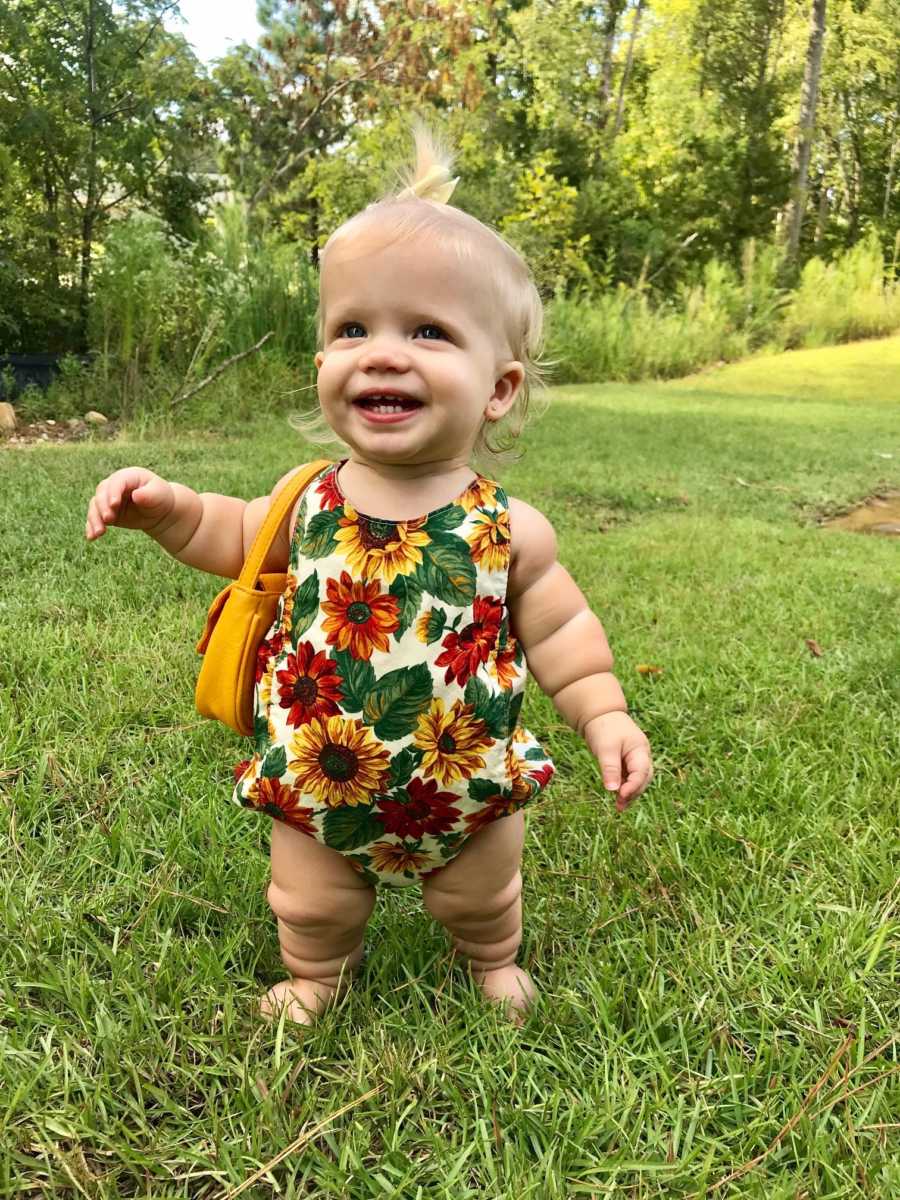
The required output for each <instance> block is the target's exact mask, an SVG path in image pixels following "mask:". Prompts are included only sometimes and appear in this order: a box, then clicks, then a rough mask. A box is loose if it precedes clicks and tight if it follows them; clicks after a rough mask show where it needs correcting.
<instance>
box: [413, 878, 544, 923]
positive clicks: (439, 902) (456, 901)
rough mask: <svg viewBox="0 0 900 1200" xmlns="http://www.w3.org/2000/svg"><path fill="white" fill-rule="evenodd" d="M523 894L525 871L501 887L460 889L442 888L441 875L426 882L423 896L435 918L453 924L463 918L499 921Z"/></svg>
mask: <svg viewBox="0 0 900 1200" xmlns="http://www.w3.org/2000/svg"><path fill="white" fill-rule="evenodd" d="M521 895H522V875H521V873H520V872H519V871H516V873H515V875H513V877H512V878H511V879H510V880H508V881H507V882H506V883H505V884H503V885H502V886H501V887H499V888H496V887H485V889H484V890H481V889H479V890H477V891H474V890H466V891H461V890H459V889H458V888H442V887H441V886H440V875H437V876H435V878H434V880H433V881H430V882H429V883H427V884H426V885H424V886H423V889H422V900H423V902H424V904H425V907H426V908H427V909H428V911H429V912H430V913H431V915H432V916H433V917H434V919H435V920H436V921H439V922H440V923H441V924H442V925H448V926H453V925H455V924H457V923H458V922H460V921H466V922H472V921H477V922H479V923H480V922H482V921H484V922H487V921H496V920H497V919H498V918H499V917H502V916H503V915H504V914H505V913H507V912H509V910H510V909H511V908H514V907H515V905H517V904H518V903H519V900H520V898H521Z"/></svg>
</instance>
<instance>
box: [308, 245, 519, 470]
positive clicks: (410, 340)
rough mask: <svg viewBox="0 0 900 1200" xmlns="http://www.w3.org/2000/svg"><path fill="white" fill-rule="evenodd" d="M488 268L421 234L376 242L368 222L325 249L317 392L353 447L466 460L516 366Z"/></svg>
mask: <svg viewBox="0 0 900 1200" xmlns="http://www.w3.org/2000/svg"><path fill="white" fill-rule="evenodd" d="M486 269H489V267H487V266H486V265H484V264H483V265H481V267H478V266H476V265H474V264H469V263H461V262H460V261H459V260H458V259H457V257H456V256H455V255H454V254H453V253H452V252H451V251H449V250H440V249H437V248H435V247H434V245H433V244H431V243H429V242H427V241H426V239H425V237H424V236H419V237H413V238H410V239H406V240H402V241H395V242H393V243H390V244H385V241H384V239H383V238H376V237H375V236H374V231H373V233H370V234H369V235H366V234H365V233H360V234H358V235H357V236H355V237H353V238H351V239H348V242H347V244H344V243H337V244H336V245H335V246H333V247H332V248H331V249H330V250H329V253H328V255H327V258H326V261H325V263H324V265H323V270H322V280H321V287H322V293H321V304H322V311H323V315H324V320H323V323H324V335H323V338H324V340H323V346H324V349H323V350H322V351H320V352H319V354H317V355H316V366H317V367H318V371H319V381H318V387H319V401H320V403H321V406H322V411H323V413H324V415H325V418H326V420H327V421H328V423H329V424H330V425H331V427H332V429H334V431H335V433H337V434H338V436H339V437H340V438H341V439H342V440H343V441H345V442H346V443H347V444H348V445H349V446H350V447H351V448H352V450H353V451H354V454H355V456H356V457H357V458H358V459H360V460H362V461H366V462H373V463H377V462H382V463H396V464H401V463H403V464H412V463H419V464H424V463H436V464H437V463H445V462H447V461H449V460H453V461H454V462H456V461H465V462H468V460H469V457H470V456H471V453H472V448H473V446H474V444H475V441H476V438H477V436H478V432H479V430H480V428H481V426H482V424H483V423H484V421H486V420H496V419H497V418H498V417H500V416H502V415H503V413H504V412H506V411H507V410H508V408H509V407H510V405H511V404H512V402H513V400H514V399H515V396H516V392H517V391H518V387H519V386H520V384H521V379H522V372H521V366H520V364H518V363H515V362H511V361H510V355H509V349H508V347H507V346H506V344H505V338H504V336H503V334H502V332H501V330H500V322H499V320H498V317H497V314H496V312H495V311H492V309H493V307H494V306H493V303H492V300H491V297H490V291H491V289H489V288H486V287H485V286H484V271H485V270H486Z"/></svg>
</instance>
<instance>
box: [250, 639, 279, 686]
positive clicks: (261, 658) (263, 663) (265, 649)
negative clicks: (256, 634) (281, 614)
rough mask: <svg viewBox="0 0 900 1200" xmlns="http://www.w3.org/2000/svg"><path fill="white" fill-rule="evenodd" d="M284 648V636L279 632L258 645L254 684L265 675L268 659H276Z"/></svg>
mask: <svg viewBox="0 0 900 1200" xmlns="http://www.w3.org/2000/svg"><path fill="white" fill-rule="evenodd" d="M283 646H284V634H283V633H282V632H281V631H280V630H279V632H278V633H276V634H274V635H273V636H272V637H270V638H269V639H268V640H267V641H262V642H260V643H259V649H258V650H257V652H256V682H257V683H259V681H260V680H261V679H262V677H263V675H265V673H266V667H267V665H268V662H269V659H270V658H277V657H278V655H279V654H280V653H281V649H282V647H283Z"/></svg>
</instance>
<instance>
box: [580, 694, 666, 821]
mask: <svg viewBox="0 0 900 1200" xmlns="http://www.w3.org/2000/svg"><path fill="white" fill-rule="evenodd" d="M584 740H585V741H586V742H587V744H588V746H589V748H590V750H591V753H592V754H593V755H594V757H595V758H596V759H597V761H598V762H599V763H600V770H601V771H602V773H603V786H604V787H605V788H606V790H607V791H608V792H616V793H618V794H617V796H616V811H617V812H622V811H624V809H626V808H627V807H628V805H629V804H631V802H632V801H633V800H637V798H638V796H640V794H641V792H644V791H646V789H647V787H648V786H649V784H650V780H651V779H652V778H653V763H652V761H651V758H650V743H649V742H648V741H647V737H646V735H645V734H644V732H643V730H641V729H639V728H638V726H637V725H635V723H634V721H632V719H631V717H629V715H628V713H624V712H610V713H604V714H603V715H602V716H600V717H594V719H593V720H592V721H588V723H587V725H586V726H585V727H584ZM623 775H624V777H625V781H624V783H623V782H622V777H623Z"/></svg>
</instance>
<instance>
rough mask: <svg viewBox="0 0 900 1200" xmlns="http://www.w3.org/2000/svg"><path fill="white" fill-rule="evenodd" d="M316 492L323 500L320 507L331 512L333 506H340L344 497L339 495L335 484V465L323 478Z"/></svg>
mask: <svg viewBox="0 0 900 1200" xmlns="http://www.w3.org/2000/svg"><path fill="white" fill-rule="evenodd" d="M316 492H317V493H318V494H319V495H320V496H321V497H322V500H323V501H324V503H323V505H322V507H323V508H327V509H328V511H329V512H331V511H332V510H333V509H335V508H340V507H341V505H342V504H343V503H344V497H343V496H342V495H341V493H340V490H339V488H338V485H337V467H335V468H334V470H332V471H329V472H328V474H327V475H326V476H325V478H324V479H323V480H321V482H320V483H319V485H318V487H317V488H316Z"/></svg>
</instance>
